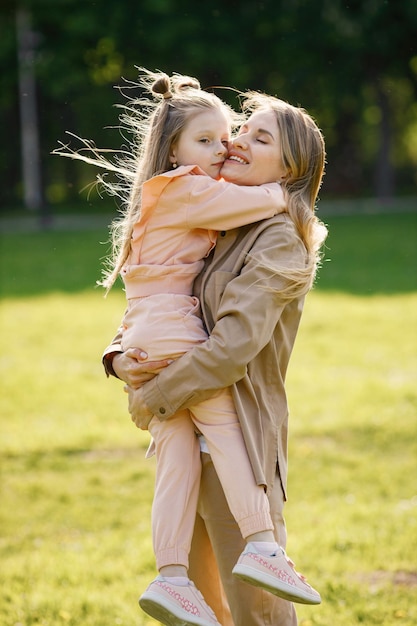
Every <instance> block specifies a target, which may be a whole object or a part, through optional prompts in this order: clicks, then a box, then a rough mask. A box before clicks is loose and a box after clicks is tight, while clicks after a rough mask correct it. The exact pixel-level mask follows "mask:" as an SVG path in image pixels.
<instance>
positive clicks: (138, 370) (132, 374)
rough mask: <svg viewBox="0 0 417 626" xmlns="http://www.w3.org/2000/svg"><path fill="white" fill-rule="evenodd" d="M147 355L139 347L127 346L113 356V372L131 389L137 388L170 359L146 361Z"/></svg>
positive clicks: (167, 363) (154, 374)
mask: <svg viewBox="0 0 417 626" xmlns="http://www.w3.org/2000/svg"><path fill="white" fill-rule="evenodd" d="M147 358H148V355H147V354H146V352H144V351H143V350H141V349H140V348H129V349H128V350H126V352H120V353H119V354H116V355H115V356H114V357H113V360H112V367H113V370H114V372H115V374H116V375H117V376H118V377H119V378H120V379H121V380H123V381H124V382H125V383H126V384H127V385H129V387H130V388H132V389H139V387H142V385H144V384H145V383H147V382H148V381H149V380H151V379H152V378H154V376H156V375H157V374H158V372H160V371H161V370H162V369H164V367H167V365H169V364H170V363H172V360H170V359H164V360H163V361H146V359H147Z"/></svg>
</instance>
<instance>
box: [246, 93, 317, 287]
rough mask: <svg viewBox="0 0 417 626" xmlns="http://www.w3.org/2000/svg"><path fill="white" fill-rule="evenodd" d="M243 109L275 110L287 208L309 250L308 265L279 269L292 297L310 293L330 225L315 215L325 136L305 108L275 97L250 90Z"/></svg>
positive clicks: (248, 110)
mask: <svg viewBox="0 0 417 626" xmlns="http://www.w3.org/2000/svg"><path fill="white" fill-rule="evenodd" d="M242 110H243V112H244V113H246V114H251V113H255V112H258V111H271V112H273V113H274V115H275V119H276V122H277V125H278V132H279V140H280V144H281V145H280V148H281V158H282V162H283V165H284V169H286V170H287V176H286V178H285V179H284V180H283V181H282V183H281V185H282V188H283V191H284V195H285V197H286V201H287V211H288V213H289V215H290V217H291V219H292V221H293V222H294V224H295V226H296V228H297V231H298V233H299V235H300V237H301V239H302V241H303V243H304V245H305V247H306V250H307V263H306V265H305V266H302V267H301V266H300V267H297V268H285V269H284V268H280V270H279V271H280V273H281V274H283V275H284V274H285V275H286V277H287V278H288V280H289V283H288V296H289V297H291V296H294V295H299V294H300V293H301V292H303V291H304V292H307V291H308V290H309V289H310V288H311V286H312V284H313V282H314V278H315V275H316V272H317V268H318V266H319V264H320V261H321V249H322V245H323V243H324V241H325V239H326V237H327V228H326V226H325V225H324V224H323V223H322V222H321V221H320V220H319V219H318V218H317V216H316V214H315V210H316V201H317V197H318V193H319V190H320V187H321V183H322V179H323V175H324V168H325V160H326V150H325V143H324V138H323V135H322V133H321V131H320V129H319V128H318V126H317V124H316V123H315V121H314V119H313V118H312V117H311V116H310V115H309V114H308V113H307V112H306V111H305V110H304V109H302V108H300V107H295V106H292V105H291V104H288V103H287V102H284V101H283V100H280V99H278V98H275V97H273V96H268V95H266V94H261V93H257V92H248V93H246V94H244V95H243V101H242ZM290 283H291V285H290ZM282 295H283V294H282Z"/></svg>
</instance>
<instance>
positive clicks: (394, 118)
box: [0, 0, 417, 204]
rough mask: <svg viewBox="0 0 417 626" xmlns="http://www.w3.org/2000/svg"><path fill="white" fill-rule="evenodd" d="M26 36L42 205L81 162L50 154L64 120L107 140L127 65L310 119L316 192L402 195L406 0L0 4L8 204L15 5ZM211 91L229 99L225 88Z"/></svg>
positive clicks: (410, 72) (416, 68) (407, 119)
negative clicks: (29, 32) (323, 160)
mask: <svg viewBox="0 0 417 626" xmlns="http://www.w3.org/2000/svg"><path fill="white" fill-rule="evenodd" d="M17 4H18V5H19V6H25V7H28V8H29V9H30V11H31V14H32V21H33V31H34V33H35V34H36V38H35V41H36V50H37V54H36V66H35V67H36V73H37V79H38V101H39V102H38V105H39V106H38V110H39V125H40V135H41V139H42V159H43V172H44V187H45V193H46V197H47V199H48V201H49V202H50V203H52V204H54V203H58V202H60V201H64V200H68V199H71V198H73V197H74V195H76V194H77V193H78V191H79V189H80V187H82V186H83V184H84V183H85V177H86V174H85V171H84V170H83V169H82V168H78V167H77V168H75V167H71V164H68V163H63V162H62V161H65V160H60V159H56V158H52V157H50V152H51V150H52V149H53V148H54V147H56V143H57V141H58V140H62V139H64V133H65V131H66V130H70V131H71V132H75V133H76V134H79V135H82V136H85V137H87V138H92V139H94V140H95V141H96V142H97V143H98V144H99V145H102V146H105V147H120V144H121V143H123V139H120V137H119V135H118V133H117V132H116V133H109V132H108V131H107V132H105V131H103V128H104V127H108V126H114V125H115V124H117V113H116V112H115V111H114V110H112V105H113V104H114V103H116V104H117V103H119V104H120V103H121V102H122V101H123V97H122V96H121V94H119V93H117V91H115V90H114V89H113V86H114V85H116V86H121V85H122V81H121V76H123V77H124V78H126V79H127V80H134V79H135V76H136V69H135V66H138V65H143V66H146V67H149V68H152V69H156V68H159V69H163V70H166V71H168V72H172V71H176V72H183V73H187V74H194V75H196V76H198V77H199V78H200V79H201V83H202V85H203V86H204V87H210V86H219V85H220V86H230V87H233V88H236V89H240V90H242V89H256V90H264V91H267V92H269V93H272V94H277V95H279V97H282V98H283V99H285V100H288V101H290V102H292V103H294V104H301V105H302V106H304V107H305V108H307V110H309V111H310V112H311V113H313V114H314V115H315V117H316V118H317V120H318V122H319V125H320V126H321V127H322V128H323V131H324V134H325V137H326V140H327V146H328V153H329V154H328V175H327V178H326V184H325V193H328V194H329V195H335V194H342V195H345V196H356V195H359V194H361V193H363V192H370V191H375V190H376V192H377V194H378V195H381V196H385V197H386V196H387V195H392V194H393V192H394V190H395V184H396V185H397V189H398V190H399V191H400V192H402V193H404V192H405V193H410V191H411V190H412V189H413V187H414V186H415V183H416V178H415V176H416V173H415V172H416V164H417V157H416V151H415V144H416V132H417V131H416V128H417V109H416V107H415V99H416V88H417V51H416V40H415V32H416V29H417V8H416V4H415V2H414V1H413V0H403V1H402V2H396V0H384V2H375V0H361V1H360V2H359V1H358V0H351V1H350V2H348V3H347V2H339V1H335V0H317V1H316V2H309V1H308V0H294V1H292V2H284V0H263V1H257V2H252V1H249V0H244V1H239V2H237V0H232V1H230V2H218V1H215V2H209V3H200V4H199V5H198V6H196V5H195V3H192V2H190V0H176V1H175V2H174V0H142V1H141V2H140V3H126V2H113V1H112V0H100V2H80V0H20V2H12V1H10V0H8V1H6V2H3V3H2V6H1V8H0V19H1V20H2V25H3V28H2V32H3V34H4V36H3V37H2V39H1V41H0V60H1V61H2V66H3V67H4V68H5V71H4V72H3V73H2V76H1V81H2V83H1V89H0V118H1V121H2V126H3V127H4V129H5V138H4V141H3V142H2V147H1V148H0V164H1V166H2V168H3V169H4V170H5V171H7V173H8V175H7V180H8V183H9V184H8V185H7V186H4V188H3V189H2V195H3V196H4V198H5V199H7V201H8V202H16V201H18V200H19V199H20V198H21V195H22V190H21V181H20V166H19V153H18V150H11V149H10V146H16V143H17V141H16V138H17V137H18V136H19V116H18V109H19V106H18V90H17V88H16V85H17V69H18V68H17V52H16V40H15V35H14V32H15V10H16V5H17ZM219 93H220V95H222V96H223V97H225V98H226V99H228V100H229V101H232V102H233V104H236V99H234V98H233V95H232V93H231V92H229V91H227V90H220V92H219Z"/></svg>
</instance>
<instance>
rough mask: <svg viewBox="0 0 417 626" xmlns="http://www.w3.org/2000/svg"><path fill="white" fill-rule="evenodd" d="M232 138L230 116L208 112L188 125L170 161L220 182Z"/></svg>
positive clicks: (172, 148) (219, 112) (172, 150)
mask: <svg viewBox="0 0 417 626" xmlns="http://www.w3.org/2000/svg"><path fill="white" fill-rule="evenodd" d="M229 138H230V122H229V120H228V118H227V116H226V114H225V113H224V112H223V111H221V110H219V109H208V110H207V111H203V112H201V113H198V114H197V115H196V116H195V117H193V118H192V119H191V120H190V121H189V122H187V124H186V125H185V127H184V130H183V131H182V133H181V135H180V137H179V139H178V141H177V142H176V143H175V144H173V145H172V147H171V154H170V157H169V158H170V161H171V163H176V164H177V165H198V166H199V167H201V169H202V170H203V171H204V172H206V174H208V175H209V176H211V177H212V178H219V177H220V169H221V167H222V165H223V163H224V160H225V158H226V156H227V150H228V145H229Z"/></svg>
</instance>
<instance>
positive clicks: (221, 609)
mask: <svg viewBox="0 0 417 626" xmlns="http://www.w3.org/2000/svg"><path fill="white" fill-rule="evenodd" d="M201 457H202V474H201V483H200V494H199V500H198V513H197V518H196V524H195V529H194V535H193V541H192V545H191V552H190V569H189V575H190V578H191V579H192V580H193V581H194V582H195V584H196V586H197V587H198V589H199V590H200V591H201V593H202V594H203V596H204V598H205V600H206V602H207V603H208V604H209V605H210V606H211V607H212V609H213V610H214V611H215V613H216V615H217V619H218V620H219V622H220V623H221V624H222V626H297V616H296V613H295V609H294V605H293V604H291V603H290V602H287V601H286V600H282V599H281V598H278V597H276V596H273V595H272V594H270V593H268V592H266V591H263V590H262V589H259V588H256V587H253V586H252V585H248V584H246V583H244V582H242V581H240V580H238V579H237V578H235V577H234V576H233V575H232V568H233V566H234V564H235V563H236V561H237V559H238V556H239V555H240V553H241V552H242V550H243V548H244V545H245V544H244V540H243V539H242V537H241V533H240V531H239V528H238V526H237V524H236V522H235V520H234V519H233V516H232V514H231V513H230V510H229V507H228V505H227V502H226V499H225V497H224V494H223V490H222V487H221V484H220V481H219V479H218V477H217V474H216V471H215V468H214V465H213V463H212V460H211V458H210V456H209V455H208V454H204V453H203V454H202V455H201ZM269 502H270V509H271V516H272V519H273V522H274V532H275V536H276V539H277V541H278V543H279V544H280V545H282V546H284V547H285V544H286V530H285V522H284V518H283V508H284V496H283V493H282V488H281V482H280V480H279V477H277V480H276V481H275V485H274V488H273V490H272V493H271V495H270V496H269ZM229 607H230V608H229Z"/></svg>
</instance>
